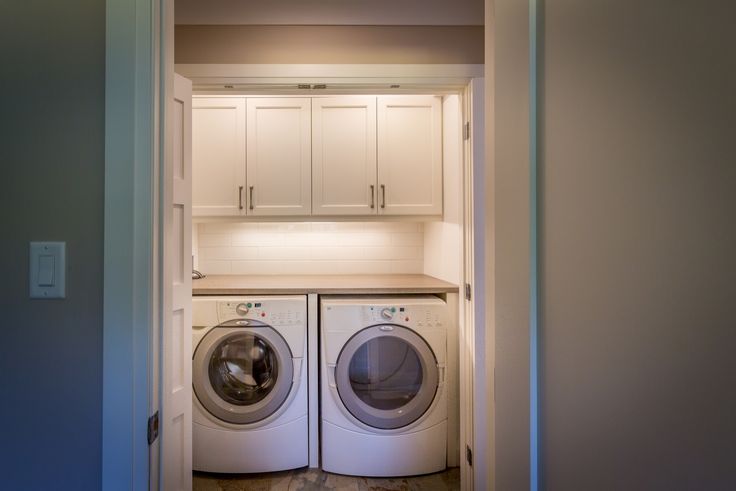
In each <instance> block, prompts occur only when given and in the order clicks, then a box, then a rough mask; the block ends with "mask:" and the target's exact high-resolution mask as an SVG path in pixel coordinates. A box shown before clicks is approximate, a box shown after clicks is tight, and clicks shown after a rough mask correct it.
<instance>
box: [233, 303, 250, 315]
mask: <svg viewBox="0 0 736 491" xmlns="http://www.w3.org/2000/svg"><path fill="white" fill-rule="evenodd" d="M249 310H250V309H249V308H248V307H247V306H246V305H245V304H244V303H239V304H238V306H237V307H235V312H237V313H238V315H245V314H247V313H248V311H249Z"/></svg>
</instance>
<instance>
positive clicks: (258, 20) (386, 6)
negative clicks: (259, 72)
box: [176, 0, 483, 26]
mask: <svg viewBox="0 0 736 491" xmlns="http://www.w3.org/2000/svg"><path fill="white" fill-rule="evenodd" d="M176 23H177V24H250V25H253V24H256V25H258V24H263V25H399V26H402V25H430V26H431V25H440V26H453V25H460V26H463V25H482V24H483V0H370V1H369V0H176Z"/></svg>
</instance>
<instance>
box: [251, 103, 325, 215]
mask: <svg viewBox="0 0 736 491" xmlns="http://www.w3.org/2000/svg"><path fill="white" fill-rule="evenodd" d="M310 107H311V104H310V100H309V99H307V98H287V97H284V98H253V99H248V101H247V119H248V124H247V144H246V148H247V165H246V169H247V181H248V206H247V208H248V210H247V213H248V214H252V215H309V214H310V213H311V208H312V205H311V203H312V196H311V189H312V181H311V179H312V177H311V165H312V163H311V158H312V155H311V153H312V152H311V142H312V138H311V121H310Z"/></svg>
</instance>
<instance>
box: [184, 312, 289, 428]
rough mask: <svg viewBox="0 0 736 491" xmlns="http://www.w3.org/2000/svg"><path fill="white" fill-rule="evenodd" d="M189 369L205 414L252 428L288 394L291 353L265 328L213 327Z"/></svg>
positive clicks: (277, 334)
mask: <svg viewBox="0 0 736 491" xmlns="http://www.w3.org/2000/svg"><path fill="white" fill-rule="evenodd" d="M235 322H239V323H243V321H235ZM230 325H232V323H226V324H223V326H230ZM193 364H194V366H193V369H192V384H193V386H194V393H195V395H196V396H197V399H199V402H201V403H202V406H204V408H205V409H206V410H207V411H209V413H210V414H212V415H213V416H215V417H216V418H218V419H220V420H222V421H226V422H228V423H233V424H248V423H255V422H257V421H260V420H262V419H265V418H267V417H269V416H270V415H272V414H273V413H274V412H276V411H277V410H278V409H279V408H280V407H281V405H282V404H283V403H284V402H285V401H286V399H287V398H288V397H289V392H290V391H291V386H292V379H293V374H294V365H293V362H292V356H291V350H290V349H289V345H288V344H286V341H284V338H282V337H281V335H280V334H279V333H278V332H276V331H275V330H274V329H273V328H271V327H270V326H266V325H262V326H260V327H246V328H242V327H241V328H232V327H222V326H218V327H216V328H214V329H212V330H211V331H210V332H209V333H207V334H206V335H205V337H204V338H202V341H200V343H199V345H198V346H197V349H196V351H195V352H194V357H193Z"/></svg>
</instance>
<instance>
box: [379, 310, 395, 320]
mask: <svg viewBox="0 0 736 491" xmlns="http://www.w3.org/2000/svg"><path fill="white" fill-rule="evenodd" d="M391 310H392V309H389V308H385V309H383V310H381V317H383V318H384V319H386V320H387V321H390V320H391V319H393V318H394V313H393V312H392V311H391Z"/></svg>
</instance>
